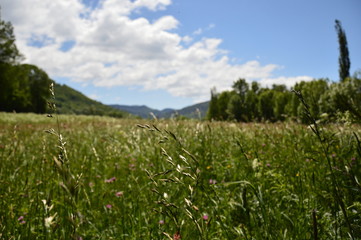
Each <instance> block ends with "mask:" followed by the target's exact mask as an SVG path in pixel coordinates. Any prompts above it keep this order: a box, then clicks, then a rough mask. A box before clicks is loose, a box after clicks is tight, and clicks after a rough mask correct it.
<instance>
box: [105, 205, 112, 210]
mask: <svg viewBox="0 0 361 240" xmlns="http://www.w3.org/2000/svg"><path fill="white" fill-rule="evenodd" d="M105 207H106V208H108V209H111V208H112V207H113V206H112V205H111V204H107V205H105Z"/></svg>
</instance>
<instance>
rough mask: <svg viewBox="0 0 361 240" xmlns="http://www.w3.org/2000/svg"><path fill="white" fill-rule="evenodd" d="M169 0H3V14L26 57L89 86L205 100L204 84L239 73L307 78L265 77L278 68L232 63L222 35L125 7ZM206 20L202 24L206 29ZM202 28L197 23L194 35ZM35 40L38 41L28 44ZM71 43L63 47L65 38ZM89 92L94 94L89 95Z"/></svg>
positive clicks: (222, 86)
mask: <svg viewBox="0 0 361 240" xmlns="http://www.w3.org/2000/svg"><path fill="white" fill-rule="evenodd" d="M171 3H172V2H171V0H136V1H134V0H103V1H101V2H100V4H99V5H98V6H97V7H96V8H94V9H90V8H88V7H87V6H86V5H84V4H83V3H82V1H81V0H2V10H3V18H4V19H5V20H9V21H11V22H12V23H13V25H14V27H15V34H16V36H17V44H18V47H19V49H20V51H21V52H23V53H24V54H25V56H26V57H27V62H29V63H32V64H36V65H38V66H39V67H41V68H43V69H44V70H46V71H47V72H48V73H49V75H50V76H51V77H67V78H70V79H71V80H72V81H77V82H82V83H84V84H92V85H94V86H108V87H111V86H142V87H143V89H144V90H154V89H165V90H166V91H168V92H169V93H170V94H172V95H173V96H182V97H190V98H192V99H193V100H194V101H203V100H208V99H209V89H210V87H213V86H215V87H216V88H217V89H218V90H219V91H222V90H226V89H229V87H230V86H231V85H232V83H233V81H235V80H237V79H238V78H240V77H242V78H246V79H247V80H248V81H253V80H257V81H260V82H261V84H264V85H270V84H273V83H281V84H286V85H288V86H290V85H292V84H294V82H296V81H300V80H309V79H310V77H307V76H305V77H295V78H286V77H281V78H272V77H271V76H272V72H273V71H274V70H276V69H278V68H279V66H277V65H275V64H268V65H261V64H260V63H259V62H258V61H248V62H244V63H243V64H234V63H232V61H231V60H230V59H229V58H228V56H227V51H226V50H224V49H222V48H221V47H220V45H221V43H222V40H221V39H216V38H202V39H201V40H198V41H193V39H192V38H191V37H190V36H181V35H179V34H177V33H176V29H177V27H178V25H179V24H180V23H179V22H178V20H177V19H176V18H174V17H173V16H162V17H160V18H159V19H157V20H154V21H149V20H148V19H146V18H143V17H138V18H135V19H133V18H132V17H131V13H132V12H134V11H139V10H140V9H142V8H147V9H149V10H151V11H160V10H164V9H165V8H166V7H167V6H168V5H170V4H171ZM213 27H214V25H213V24H210V25H209V26H208V27H207V28H206V29H205V30H208V29H211V28H213ZM202 31H203V30H202V29H200V30H199V34H201V32H202ZM34 40H36V41H38V42H42V44H38V45H37V46H34ZM69 41H70V42H72V46H71V48H69V49H67V50H64V49H63V48H62V46H64V44H65V43H67V42H69ZM93 97H94V96H93Z"/></svg>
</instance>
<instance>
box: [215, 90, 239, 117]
mask: <svg viewBox="0 0 361 240" xmlns="http://www.w3.org/2000/svg"><path fill="white" fill-rule="evenodd" d="M234 94H235V92H233V91H232V92H230V91H224V92H221V93H220V94H219V95H218V111H219V120H222V121H226V120H228V119H229V113H228V103H229V100H230V99H231V97H232V95H234Z"/></svg>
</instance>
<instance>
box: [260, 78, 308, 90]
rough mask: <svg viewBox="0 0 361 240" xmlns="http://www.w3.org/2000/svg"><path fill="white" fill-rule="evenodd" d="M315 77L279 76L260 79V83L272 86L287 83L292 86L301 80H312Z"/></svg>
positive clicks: (287, 85) (289, 86)
mask: <svg viewBox="0 0 361 240" xmlns="http://www.w3.org/2000/svg"><path fill="white" fill-rule="evenodd" d="M312 80H313V78H312V77H310V76H298V77H278V78H263V79H261V80H260V81H259V83H260V84H261V85H262V86H264V87H272V85H273V84H278V85H281V84H282V85H286V87H288V88H291V87H293V86H294V85H295V84H296V83H299V82H302V81H304V82H309V81H312Z"/></svg>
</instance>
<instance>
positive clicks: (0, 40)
mask: <svg viewBox="0 0 361 240" xmlns="http://www.w3.org/2000/svg"><path fill="white" fill-rule="evenodd" d="M15 40H16V39H15V35H14V28H13V26H12V24H11V23H10V22H5V21H3V20H2V19H1V15H0V64H4V63H7V64H11V65H13V64H16V63H19V62H20V61H21V60H22V59H23V58H24V57H23V55H22V54H21V53H20V52H19V50H18V48H17V47H16V44H15Z"/></svg>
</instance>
